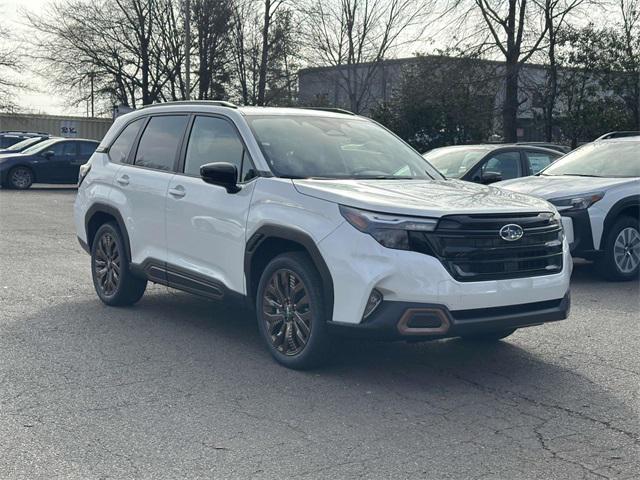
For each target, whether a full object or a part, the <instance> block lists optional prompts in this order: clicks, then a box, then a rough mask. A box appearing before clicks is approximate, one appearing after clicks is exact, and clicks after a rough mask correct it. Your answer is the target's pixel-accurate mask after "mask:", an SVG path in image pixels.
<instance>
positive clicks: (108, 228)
mask: <svg viewBox="0 0 640 480" xmlns="http://www.w3.org/2000/svg"><path fill="white" fill-rule="evenodd" d="M105 233H109V234H110V235H111V236H112V237H113V238H114V240H115V242H116V246H117V248H118V252H119V254H120V258H121V259H122V260H121V262H120V279H119V281H118V287H117V288H116V291H115V292H114V293H113V295H105V294H104V292H102V289H101V288H100V286H99V284H98V278H97V275H96V262H95V258H96V249H97V248H98V243H99V242H100V238H102V236H103V235H104V234H105ZM127 275H129V262H128V261H127V256H126V253H125V249H124V242H123V241H122V235H121V234H120V230H119V229H118V227H117V226H116V225H114V224H113V223H111V222H109V223H105V224H104V225H102V226H101V227H100V228H98V231H97V232H96V234H95V237H94V239H93V242H92V244H91V277H92V279H93V286H94V287H95V290H96V293H97V295H98V297H100V300H102V301H103V302H104V303H106V304H107V305H117V304H118V303H119V302H118V301H119V299H120V297H122V295H123V289H124V285H125V283H126V276H127Z"/></svg>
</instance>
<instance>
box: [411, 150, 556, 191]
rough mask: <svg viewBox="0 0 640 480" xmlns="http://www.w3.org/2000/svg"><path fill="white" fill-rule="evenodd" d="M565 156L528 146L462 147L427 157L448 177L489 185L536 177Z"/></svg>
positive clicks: (426, 154) (433, 151)
mask: <svg viewBox="0 0 640 480" xmlns="http://www.w3.org/2000/svg"><path fill="white" fill-rule="evenodd" d="M561 156H562V153H561V152H558V151H556V150H551V149H548V148H541V147H534V146H528V145H460V146H453V147H442V148H436V149H434V150H431V151H429V152H427V153H425V154H424V155H423V157H424V158H426V159H427V160H428V161H429V162H430V163H431V164H432V165H433V166H435V167H436V168H437V169H438V170H439V171H440V173H442V174H443V175H444V176H445V177H447V178H457V179H460V180H467V181H470V182H475V183H484V184H485V185H488V184H490V183H495V182H499V181H501V180H508V179H511V178H519V177H526V176H528V175H535V174H536V173H538V172H539V171H540V170H542V169H543V168H545V167H546V166H548V165H550V164H551V163H553V162H554V161H555V160H556V159H558V158H560V157H561Z"/></svg>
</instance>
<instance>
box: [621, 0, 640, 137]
mask: <svg viewBox="0 0 640 480" xmlns="http://www.w3.org/2000/svg"><path fill="white" fill-rule="evenodd" d="M619 7H620V13H621V15H622V38H623V41H622V50H623V51H624V54H625V58H624V59H623V61H622V62H621V63H622V69H623V71H624V72H625V74H627V75H628V79H629V83H630V85H629V88H628V90H629V92H628V96H627V97H628V101H627V104H629V105H630V108H631V111H632V114H633V120H634V123H635V128H637V129H640V0H619Z"/></svg>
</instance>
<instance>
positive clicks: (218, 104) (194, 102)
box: [140, 100, 238, 109]
mask: <svg viewBox="0 0 640 480" xmlns="http://www.w3.org/2000/svg"><path fill="white" fill-rule="evenodd" d="M167 105H210V106H212V107H227V108H238V106H237V105H236V104H234V103H231V102H226V101H224V100H178V101H176V102H164V103H152V104H151V105H143V106H142V107H140V108H141V109H142V108H154V107H164V106H167Z"/></svg>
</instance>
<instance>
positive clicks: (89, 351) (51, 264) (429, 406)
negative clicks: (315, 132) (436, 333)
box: [0, 187, 640, 479]
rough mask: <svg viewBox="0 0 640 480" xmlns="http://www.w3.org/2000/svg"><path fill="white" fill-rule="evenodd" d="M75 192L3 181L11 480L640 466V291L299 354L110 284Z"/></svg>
mask: <svg viewBox="0 0 640 480" xmlns="http://www.w3.org/2000/svg"><path fill="white" fill-rule="evenodd" d="M74 195H75V191H74V190H73V189H66V188H50V187H43V188H34V189H32V190H30V191H25V192H18V191H9V190H0V252H1V253H0V379H1V382H2V383H1V385H2V388H1V389H0V456H1V458H2V462H0V478H25V479H27V478H28V479H34V478H47V479H49V478H82V479H93V478H96V479H97V478H101V479H106V478H118V479H122V478H150V479H151V478H152V479H159V478H186V477H189V478H239V479H247V478H355V477H362V478H446V479H453V478H460V479H467V478H496V479H529V478H531V479H534V478H535V479H550V478H553V479H575V478H619V479H622V478H629V479H632V478H634V479H635V478H640V417H639V415H640V328H639V327H640V314H639V311H640V297H639V294H640V291H639V289H638V283H635V282H632V283H606V282H602V281H601V280H599V279H598V278H597V277H596V276H595V274H594V272H593V269H592V267H591V266H590V265H589V264H586V263H578V264H577V265H576V266H575V271H574V281H573V286H572V298H573V308H572V312H571V315H570V318H569V319H568V320H566V321H563V322H559V323H557V324H551V325H547V326H543V327H537V328H530V329H524V330H521V331H519V332H517V333H516V334H514V335H513V336H511V337H509V339H508V340H507V341H504V342H501V343H499V344H494V345H474V344H470V343H466V342H463V341H460V340H449V341H441V342H433V343H420V344H406V343H393V344H390V343H373V342H364V341H343V342H341V345H340V349H339V352H340V353H339V354H338V355H337V357H336V358H335V361H334V362H333V363H332V365H330V366H329V367H326V368H323V369H321V370H317V371H312V372H296V371H291V370H287V369H285V368H283V367H281V366H279V365H277V364H276V363H275V362H273V361H272V359H271V358H270V356H269V354H268V352H267V350H266V349H265V348H263V346H262V344H261V343H260V338H259V337H258V332H257V329H256V327H255V324H254V321H253V320H252V318H251V316H250V315H249V314H248V313H247V312H245V311H243V310H241V309H239V308H237V307H235V306H231V305H221V304H217V303H214V302H211V301H208V300H204V299H201V298H198V297H194V296H190V295H187V294H183V293H180V292H177V291H172V290H169V289H167V288H165V287H159V286H153V287H150V288H149V289H148V290H147V293H146V295H145V297H144V298H143V299H142V301H141V302H139V303H138V304H137V305H136V306H135V307H133V308H124V309H118V308H109V307H106V306H104V305H103V304H102V303H100V302H99V300H98V299H97V297H96V295H95V293H94V291H93V286H92V283H91V276H90V271H89V257H88V256H87V255H86V254H85V253H84V252H83V251H82V249H81V248H80V246H79V245H78V242H77V241H76V238H75V230H74V228H73V224H72V203H73V199H74Z"/></svg>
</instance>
